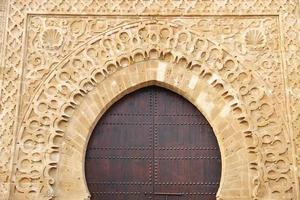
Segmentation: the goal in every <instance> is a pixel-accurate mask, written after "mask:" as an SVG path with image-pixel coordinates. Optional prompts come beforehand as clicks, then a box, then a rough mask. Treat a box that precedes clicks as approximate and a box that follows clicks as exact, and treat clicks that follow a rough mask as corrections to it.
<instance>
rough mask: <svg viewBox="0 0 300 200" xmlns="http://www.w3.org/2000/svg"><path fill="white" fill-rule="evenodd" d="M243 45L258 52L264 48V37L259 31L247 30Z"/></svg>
mask: <svg viewBox="0 0 300 200" xmlns="http://www.w3.org/2000/svg"><path fill="white" fill-rule="evenodd" d="M245 43H246V45H247V47H249V48H250V49H255V50H258V49H260V48H262V47H263V46H265V43H266V37H265V35H264V34H263V33H262V32H261V31H260V30H249V31H248V32H247V33H246V34H245Z"/></svg>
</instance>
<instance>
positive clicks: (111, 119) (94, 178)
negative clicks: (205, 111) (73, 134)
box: [85, 86, 221, 200]
mask: <svg viewBox="0 0 300 200" xmlns="http://www.w3.org/2000/svg"><path fill="white" fill-rule="evenodd" d="M85 173H86V180H87V184H88V188H89V191H90V193H91V195H92V199H101V200H121V199H122V200H144V199H154V200H166V199H167V200H201V199H203V200H204V199H205V200H209V199H215V196H216V192H217V189H218V187H219V181H220V176H221V159H220V151H219V147H218V144H217V141H216V138H215V135H214V133H213V130H212V128H211V127H210V125H209V124H208V122H207V120H206V119H205V118H204V116H203V115H202V114H201V113H200V112H199V111H198V110H197V109H196V108H195V107H194V106H193V105H192V104H191V103H190V102H188V101H187V100H186V99H184V98H183V97H181V96H179V95H177V94H175V93H173V92H171V91H169V90H166V89H163V88H160V87H154V86H153V87H148V88H144V89H141V90H138V91H136V92H134V93H131V94H129V95H127V96H125V97H124V98H122V99H121V100H120V101H118V102H117V103H115V104H114V105H113V106H112V107H111V108H110V109H109V110H108V111H107V112H106V114H105V115H104V116H103V117H102V118H101V119H100V121H99V122H98V124H97V125H96V127H95V129H94V131H93V133H92V136H91V138H90V141H89V144H88V147H87V154H86V160H85Z"/></svg>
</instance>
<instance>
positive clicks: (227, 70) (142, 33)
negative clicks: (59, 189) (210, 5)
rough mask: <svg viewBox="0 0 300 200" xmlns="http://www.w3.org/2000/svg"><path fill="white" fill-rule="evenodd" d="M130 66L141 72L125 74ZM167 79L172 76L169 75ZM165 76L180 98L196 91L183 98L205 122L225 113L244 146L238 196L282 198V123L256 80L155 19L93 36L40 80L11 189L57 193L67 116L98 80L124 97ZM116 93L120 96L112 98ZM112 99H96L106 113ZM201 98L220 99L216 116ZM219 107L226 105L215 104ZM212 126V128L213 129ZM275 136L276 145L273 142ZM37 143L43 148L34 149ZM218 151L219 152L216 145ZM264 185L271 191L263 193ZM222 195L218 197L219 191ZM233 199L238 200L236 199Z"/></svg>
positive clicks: (285, 175) (47, 195)
mask: <svg viewBox="0 0 300 200" xmlns="http://www.w3.org/2000/svg"><path fill="white" fill-rule="evenodd" d="M153 62H159V63H158V64H157V63H156V65H155V63H154V64H153V65H154V66H155V67H152V66H151V65H150V64H151V63H153ZM143 63H148V64H143ZM135 65H136V66H138V65H141V66H142V65H144V66H145V65H146V66H148V65H149V66H148V67H146V68H145V67H135V68H133V67H132V66H135ZM130 69H136V70H137V73H131V71H130ZM150 69H151V70H150ZM123 71H126V72H127V73H125V74H123V75H119V76H118V78H120V79H122V80H124V82H126V81H127V82H128V83H126V84H127V86H125V85H126V84H125V83H124V84H125V85H124V86H122V83H120V81H119V80H118V78H116V79H114V78H112V77H114V76H116V74H120V73H122V72H123ZM178 73H179V74H178ZM172 74H173V75H174V74H175V75H176V74H177V75H176V76H175V77H172ZM188 75H189V76H188ZM152 76H153V77H152ZM168 76H170V77H172V78H173V79H172V78H170V80H172V81H171V83H169V84H168V85H170V87H169V88H170V89H172V88H173V90H176V88H178V90H179V91H181V92H179V93H180V94H181V95H183V96H185V95H186V94H187V93H188V91H194V90H195V91H196V90H197V92H198V93H197V92H191V94H190V96H186V98H188V99H189V100H190V101H191V102H192V103H194V104H195V105H196V106H198V107H199V108H200V110H201V111H202V112H204V113H206V117H207V118H208V119H212V118H213V116H215V117H216V116H217V118H218V117H220V116H223V115H224V116H227V115H228V116H230V115H232V116H233V118H234V119H235V120H233V118H232V119H231V118H228V122H232V123H237V124H238V127H239V128H240V129H239V130H238V132H239V134H240V138H243V141H244V142H243V145H244V147H243V148H245V150H243V151H245V152H244V153H246V154H245V155H246V158H247V159H245V160H244V161H243V166H246V168H247V169H245V173H246V174H247V175H245V174H244V176H246V177H247V178H245V179H247V180H244V182H249V183H248V184H247V185H248V188H247V189H246V192H245V191H243V192H245V193H244V194H247V195H249V197H251V198H262V197H263V198H267V197H268V196H269V195H270V194H271V193H276V194H278V195H279V197H280V196H285V195H286V193H288V192H289V190H290V189H291V188H284V187H277V186H278V185H280V186H281V185H282V181H285V182H289V181H290V180H291V179H290V178H289V176H290V175H289V173H290V168H289V163H288V161H286V160H285V159H284V156H283V155H284V154H285V153H286V152H287V151H288V149H287V144H286V143H284V141H285V138H284V136H283V133H282V124H278V122H277V120H276V119H277V118H278V117H277V116H276V112H275V111H274V108H273V104H272V102H273V101H272V97H271V96H268V95H267V94H266V92H265V91H264V89H263V87H261V85H260V83H261V82H260V81H259V80H257V78H256V76H255V75H254V74H253V72H250V71H249V70H246V69H245V68H243V67H242V66H241V63H240V62H239V61H238V58H237V57H235V56H232V55H231V54H230V53H229V52H228V51H226V50H225V49H224V48H222V46H220V45H218V44H216V43H214V42H213V41H211V40H209V39H207V38H202V37H201V35H200V34H198V33H195V32H192V31H189V30H188V29H187V28H186V27H184V26H181V25H177V24H174V23H166V22H163V21H157V20H143V21H137V22H135V23H132V24H128V25H124V26H121V27H118V28H116V29H114V30H111V31H108V32H106V33H104V34H101V35H99V36H97V37H95V38H93V39H92V40H90V41H88V42H87V43H86V44H85V45H82V46H81V47H79V48H78V49H77V50H76V51H75V52H73V53H72V54H71V55H69V56H68V57H67V59H66V60H64V61H62V62H61V64H59V65H58V66H57V67H56V68H55V69H54V70H53V71H52V72H51V73H50V74H49V76H48V77H47V78H46V79H45V80H43V82H42V83H41V84H40V87H39V89H38V90H37V91H36V93H35V96H34V97H33V99H32V104H31V105H30V106H29V108H28V110H27V112H26V115H25V118H24V119H23V121H24V122H26V123H23V124H22V126H21V129H20V134H19V139H20V141H21V142H20V144H18V145H17V152H18V162H19V163H20V165H19V167H18V168H17V169H16V170H17V172H16V174H19V175H18V177H19V178H18V179H17V181H16V191H17V192H20V193H22V195H23V196H22V195H21V196H22V197H31V196H34V197H36V196H38V195H41V194H42V195H43V197H40V196H39V198H41V199H51V198H52V197H53V196H55V195H57V194H56V189H55V188H56V185H57V168H58V165H60V159H61V151H62V146H63V145H64V144H65V142H66V141H65V139H66V135H67V134H68V132H66V131H67V130H68V127H70V122H71V121H72V119H73V118H74V117H76V116H79V115H75V114H74V113H78V112H83V111H84V110H80V109H79V108H80V106H81V102H84V101H85V99H86V98H87V96H88V95H90V94H91V93H92V92H94V91H95V90H96V89H97V88H99V87H100V88H101V85H102V84H103V83H104V82H108V83H107V84H108V86H107V87H108V88H118V87H119V88H121V89H120V91H127V90H129V89H130V88H131V87H130V81H133V82H134V80H144V82H147V81H151V80H152V81H154V83H155V84H158V83H161V84H162V85H164V84H166V80H165V79H166V77H168ZM147 77H148V78H147ZM149 77H150V78H149ZM186 77H189V78H190V80H189V81H188V82H187V81H186V85H185V86H182V88H183V89H181V90H180V89H179V87H178V85H180V84H182V83H183V82H184V80H185V79H186ZM199 80H205V83H206V84H208V85H210V86H211V88H212V91H215V97H214V98H212V97H209V96H207V95H208V94H210V92H208V89H207V88H202V87H200V88H201V90H202V93H201V91H200V89H196V88H198V87H196V86H197V84H198V81H199ZM199 82H200V81H199ZM139 83H140V84H142V83H143V82H142V81H140V82H139ZM203 84H204V83H203ZM122 87H123V88H122ZM165 87H167V86H165ZM102 89H103V90H104V91H106V90H107V89H105V88H102ZM111 90H112V89H111ZM198 90H199V91H198ZM112 91H114V90H112ZM203 91H204V93H203ZM205 92H207V94H205ZM123 93H124V92H120V96H122V95H123ZM200 94H202V96H201V95H200ZM203 95H204V96H203ZM205 95H206V96H205ZM113 96H114V95H113V94H111V92H110V93H108V94H107V96H103V97H101V98H102V99H101V98H100V99H99V100H100V101H101V102H104V105H105V106H106V107H108V106H109V102H112V100H113V99H114V98H113ZM206 98H208V99H210V100H211V101H213V100H214V101H217V100H218V101H220V102H219V103H220V105H224V106H223V107H222V112H221V111H220V112H216V113H217V114H218V115H216V113H215V114H212V113H210V112H209V111H205V108H204V107H203V106H202V107H201V103H199V102H201V101H205V99H206ZM221 101H224V102H227V103H224V104H222V102H221ZM105 102H106V104H105ZM197 102H198V103H197ZM208 103H209V102H208ZM201 108H202V109H201ZM78 109H79V110H78ZM206 109H207V108H206ZM220 109H221V108H220ZM209 115H212V116H209ZM219 115H220V116H219ZM97 116H100V114H99V113H98V114H97ZM225 119H226V117H225ZM82 120H88V118H84V119H82ZM91 120H95V119H91ZM211 121H212V120H211ZM87 124H89V123H87ZM212 126H213V128H214V129H216V126H217V125H215V127H214V125H213V124H212ZM274 130H276V131H275V132H274ZM82 131H83V132H84V131H88V130H82ZM216 132H220V131H218V130H217V131H216ZM218 137H219V138H218V141H219V143H220V144H222V142H221V140H222V139H220V137H221V136H218ZM278 138H282V139H281V140H280V144H278V143H277V142H276V141H278ZM77 139H78V141H77V143H75V144H73V146H76V144H77V145H78V144H80V143H81V142H83V141H82V138H77ZM85 142H86V141H85ZM40 144H47V145H45V146H44V147H43V148H40ZM220 146H221V149H222V148H223V147H222V145H220ZM274 148H276V149H277V148H279V149H282V151H281V152H280V154H277V155H274V156H273V155H272V156H271V157H269V155H267V154H266V152H269V150H270V149H274ZM224 149H225V147H224V148H223V152H222V156H223V157H222V159H223V160H224V159H225V157H224V155H225V150H224ZM236 150H237V151H238V150H239V149H236ZM243 155H244V154H243ZM81 162H82V161H81ZM278 162H280V163H278ZM40 163H43V164H42V165H41V164H40ZM225 163H226V162H225ZM269 163H273V165H274V167H272V168H271V170H269V169H270V167H268V166H267V165H268V164H269ZM225 165H227V164H225ZM225 168H226V166H225ZM223 169H224V168H223ZM223 172H224V171H223ZM224 174H226V172H224V173H223V175H222V180H223V182H222V184H223V185H221V188H225V189H226V187H230V186H228V185H227V186H226V182H224V180H226V179H225V178H223V177H224ZM274 174H275V175H274ZM248 179H249V180H248ZM32 180H38V181H32ZM269 184H271V185H272V187H269ZM267 185H268V186H267ZM286 185H287V186H290V185H291V184H286ZM29 188H30V189H29ZM267 188H271V189H267ZM225 189H224V190H223V191H226V190H225ZM220 191H222V190H220ZM219 194H220V195H221V196H225V197H226V196H227V197H228V195H230V194H229V193H228V194H226V192H223V193H222V192H221V193H219ZM238 195H239V197H241V194H238ZM247 195H246V196H247ZM220 198H222V197H220Z"/></svg>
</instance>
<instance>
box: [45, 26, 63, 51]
mask: <svg viewBox="0 0 300 200" xmlns="http://www.w3.org/2000/svg"><path fill="white" fill-rule="evenodd" d="M62 41H63V36H62V34H61V33H60V32H59V31H58V30H57V29H48V30H45V31H44V33H43V34H42V42H43V46H44V47H46V48H48V49H56V48H58V47H60V45H61V44H62Z"/></svg>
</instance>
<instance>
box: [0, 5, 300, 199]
mask: <svg viewBox="0 0 300 200" xmlns="http://www.w3.org/2000/svg"><path fill="white" fill-rule="evenodd" d="M299 15H300V10H299V2H298V1H297V0H293V1H290V0H249V1H243V0H209V1H204V0H176V1H175V0H148V1H146V0H145V1H143V0H88V1H87V0H82V1H81V0H74V1H70V0H43V1H41V0H28V1H23V0H10V1H9V3H8V8H7V15H6V30H5V38H4V48H3V59H2V64H3V65H2V66H3V67H2V68H1V76H2V78H1V87H0V88H1V104H0V110H1V112H0V127H1V128H0V130H1V131H0V157H1V160H0V194H1V195H0V199H16V200H18V199H39V200H40V199H63V200H65V199H72V200H73V199H88V198H89V193H88V190H87V187H86V184H85V178H84V170H83V167H84V156H85V148H86V145H87V141H88V138H89V135H90V133H91V131H92V130H93V127H94V125H95V124H96V122H97V121H98V119H99V118H100V117H101V115H102V114H103V113H104V112H105V111H106V109H107V108H108V107H109V106H110V105H112V104H113V103H114V102H115V101H117V100H118V99H120V98H121V97H122V96H124V95H125V94H128V93H130V92H132V91H134V90H136V89H139V88H142V87H145V86H147V85H160V86H162V87H165V88H168V89H170V90H173V91H175V92H177V93H179V94H180V95H182V96H184V97H185V98H187V99H188V100H189V101H190V102H192V103H193V104H194V105H195V106H196V107H197V108H198V109H199V110H200V111H201V112H202V113H203V114H204V115H205V117H206V118H207V119H208V121H209V122H210V124H211V126H212V127H213V129H214V132H215V134H216V136H217V139H218V143H219V146H220V149H221V154H222V178H221V184H220V188H219V191H218V194H217V197H218V199H220V200H221V199H222V200H225V199H272V200H273V199H280V200H281V199H295V200H296V199H299V198H300V195H299V188H300V185H299V177H300V173H299V170H298V168H299V167H300V157H299V155H300V19H299Z"/></svg>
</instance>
